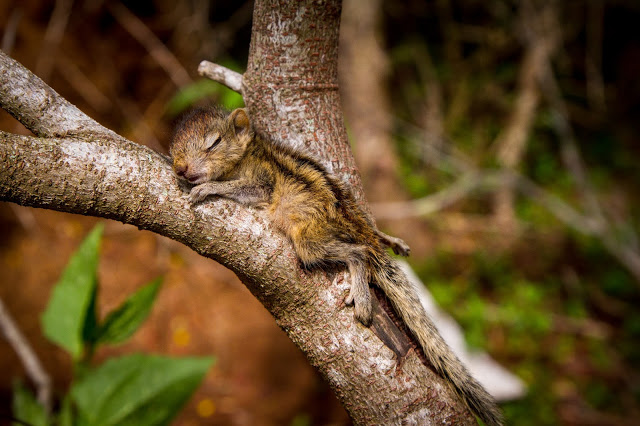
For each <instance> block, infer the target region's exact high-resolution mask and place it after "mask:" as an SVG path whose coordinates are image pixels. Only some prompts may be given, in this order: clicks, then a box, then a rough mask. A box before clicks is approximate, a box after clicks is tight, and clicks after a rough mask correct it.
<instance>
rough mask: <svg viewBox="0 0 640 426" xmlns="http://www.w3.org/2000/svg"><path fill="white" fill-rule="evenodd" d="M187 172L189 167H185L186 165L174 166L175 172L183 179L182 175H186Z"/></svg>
mask: <svg viewBox="0 0 640 426" xmlns="http://www.w3.org/2000/svg"><path fill="white" fill-rule="evenodd" d="M187 170H189V166H187V165H186V164H180V165H176V166H175V172H176V174H177V175H178V176H180V177H184V175H185V174H186V173H187Z"/></svg>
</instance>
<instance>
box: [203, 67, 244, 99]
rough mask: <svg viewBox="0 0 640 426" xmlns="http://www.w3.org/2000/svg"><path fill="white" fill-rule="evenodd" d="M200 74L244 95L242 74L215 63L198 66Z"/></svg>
mask: <svg viewBox="0 0 640 426" xmlns="http://www.w3.org/2000/svg"><path fill="white" fill-rule="evenodd" d="M198 74H200V75H201V76H203V77H207V78H209V79H211V80H213V81H217V82H218V83H221V84H224V85H225V86H227V87H228V88H229V89H231V90H233V91H235V92H238V93H240V94H242V74H240V73H237V72H235V71H233V70H230V69H229V68H225V67H223V66H222V65H218V64H214V63H213V62H209V61H202V62H200V65H199V66H198Z"/></svg>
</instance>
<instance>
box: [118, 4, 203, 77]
mask: <svg viewBox="0 0 640 426" xmlns="http://www.w3.org/2000/svg"><path fill="white" fill-rule="evenodd" d="M106 7H107V9H108V10H109V12H110V13H111V14H112V15H113V17H114V18H116V20H117V21H118V22H119V23H120V25H122V26H123V28H124V29H125V30H127V31H128V32H129V34H131V36H132V37H133V38H135V39H136V40H138V42H139V43H140V44H141V45H143V46H144V47H145V49H147V51H148V52H149V54H150V55H151V57H152V58H153V59H154V60H155V61H156V62H157V63H158V65H160V66H161V67H162V68H163V69H164V70H165V71H166V72H167V74H168V75H169V77H170V78H171V80H173V82H174V83H175V85H176V86H178V87H182V86H186V85H188V84H190V83H191V81H192V80H191V77H189V73H188V72H187V70H186V69H185V68H184V67H183V66H182V64H181V63H180V61H178V59H177V58H176V57H175V55H174V54H173V53H172V52H171V51H170V50H169V49H167V47H166V46H165V45H164V44H163V43H162V42H161V41H160V40H159V39H158V37H156V35H155V34H154V33H153V32H152V31H151V30H150V29H149V27H147V26H146V25H145V24H144V22H142V21H141V20H140V19H138V17H137V16H135V15H134V14H133V13H131V12H130V11H129V9H127V8H126V7H125V6H124V5H123V4H122V3H120V2H106Z"/></svg>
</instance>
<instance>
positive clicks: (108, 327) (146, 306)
mask: <svg viewBox="0 0 640 426" xmlns="http://www.w3.org/2000/svg"><path fill="white" fill-rule="evenodd" d="M161 283H162V278H156V279H155V280H153V281H151V282H150V283H149V284H147V285H145V286H144V287H142V288H140V289H139V290H138V291H136V292H135V293H133V294H132V295H131V296H129V298H128V299H127V300H125V301H124V302H123V303H122V305H120V307H119V308H117V309H116V310H114V311H112V312H111V313H109V315H107V318H106V319H105V321H104V323H103V324H102V325H100V326H99V329H98V336H97V339H96V341H97V342H99V343H112V344H116V343H121V342H123V341H125V340H126V339H128V338H129V337H130V336H131V335H132V334H133V333H135V331H136V330H137V329H138V327H140V325H141V324H142V323H143V322H144V320H145V319H146V318H147V316H148V315H149V312H151V306H152V305H153V302H154V300H155V299H156V295H157V294H158V289H159V288H160V284H161Z"/></svg>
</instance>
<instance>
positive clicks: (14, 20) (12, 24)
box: [0, 7, 22, 54]
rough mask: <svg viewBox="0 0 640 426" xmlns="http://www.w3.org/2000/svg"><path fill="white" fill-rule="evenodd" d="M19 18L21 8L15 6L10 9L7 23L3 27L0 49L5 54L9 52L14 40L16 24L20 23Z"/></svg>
mask: <svg viewBox="0 0 640 426" xmlns="http://www.w3.org/2000/svg"><path fill="white" fill-rule="evenodd" d="M20 18H22V9H21V8H19V7H16V8H14V9H13V10H12V11H11V15H9V19H7V23H6V25H5V27H4V32H3V33H2V42H1V43H0V46H1V47H0V49H2V50H3V51H4V52H5V53H7V54H11V50H12V49H13V45H14V44H15V42H16V33H17V32H18V24H19V23H20Z"/></svg>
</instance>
